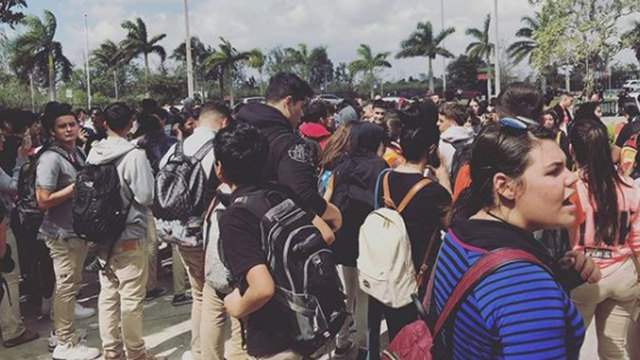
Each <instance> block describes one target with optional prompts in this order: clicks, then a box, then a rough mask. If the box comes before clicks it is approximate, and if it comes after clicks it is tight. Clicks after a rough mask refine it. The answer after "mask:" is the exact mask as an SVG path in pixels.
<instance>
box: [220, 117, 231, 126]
mask: <svg viewBox="0 0 640 360" xmlns="http://www.w3.org/2000/svg"><path fill="white" fill-rule="evenodd" d="M221 126H222V128H226V127H227V126H229V118H228V117H226V116H223V117H222V121H221Z"/></svg>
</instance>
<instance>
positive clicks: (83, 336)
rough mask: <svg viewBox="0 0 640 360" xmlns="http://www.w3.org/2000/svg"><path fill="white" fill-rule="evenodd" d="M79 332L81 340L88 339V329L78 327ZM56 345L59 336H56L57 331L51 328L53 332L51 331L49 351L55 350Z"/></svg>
mask: <svg viewBox="0 0 640 360" xmlns="http://www.w3.org/2000/svg"><path fill="white" fill-rule="evenodd" d="M77 334H78V339H80V341H86V340H87V329H78V333H77ZM56 346H58V337H57V336H56V332H55V331H53V330H51V332H50V333H49V340H48V344H47V348H48V349H49V352H53V350H54V349H55V348H56Z"/></svg>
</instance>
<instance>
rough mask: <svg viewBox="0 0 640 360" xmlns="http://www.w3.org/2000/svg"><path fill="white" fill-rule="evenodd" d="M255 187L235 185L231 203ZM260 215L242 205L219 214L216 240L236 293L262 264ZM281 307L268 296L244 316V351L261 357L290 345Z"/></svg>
mask: <svg viewBox="0 0 640 360" xmlns="http://www.w3.org/2000/svg"><path fill="white" fill-rule="evenodd" d="M256 190H258V188H257V187H253V186H247V187H240V188H238V189H236V191H234V192H233V194H232V195H231V203H232V204H233V201H235V199H237V198H238V197H240V196H243V195H245V194H248V193H250V192H253V191H256ZM260 240H261V238H260V219H259V218H257V217H256V215H254V214H253V213H251V211H249V210H248V209H246V208H243V207H234V206H231V207H229V208H228V209H226V210H225V211H224V212H223V213H222V216H221V217H220V241H221V242H222V248H223V249H224V258H225V260H226V263H227V265H228V266H229V270H230V271H231V275H232V276H233V278H234V279H235V280H236V281H237V283H238V285H239V289H240V294H244V293H245V292H246V290H247V287H248V283H247V278H246V276H247V272H248V271H249V270H251V268H253V267H254V266H257V265H260V264H265V265H266V255H265V253H264V251H262V247H261V245H260ZM281 311H282V310H280V309H279V308H278V307H276V305H275V300H274V299H271V300H270V301H269V302H268V303H267V304H266V305H264V306H263V307H262V308H261V309H259V310H258V311H256V312H254V313H252V314H250V315H249V316H248V317H247V319H245V323H244V324H245V331H246V342H247V351H248V353H249V355H251V356H254V357H265V356H269V355H274V354H277V353H280V352H283V351H285V350H287V349H289V348H290V343H289V339H288V335H287V333H286V328H285V327H283V326H282V321H281V319H282V318H283V315H282V312H281Z"/></svg>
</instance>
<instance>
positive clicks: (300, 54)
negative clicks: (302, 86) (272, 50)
mask: <svg viewBox="0 0 640 360" xmlns="http://www.w3.org/2000/svg"><path fill="white" fill-rule="evenodd" d="M284 52H285V54H286V57H287V58H286V61H287V62H289V63H290V64H291V65H292V66H297V67H298V68H299V72H300V76H301V77H302V78H303V79H304V80H305V81H309V75H310V72H311V71H310V69H309V64H310V55H311V54H310V52H309V48H308V47H307V44H298V48H297V49H295V48H286V49H284Z"/></svg>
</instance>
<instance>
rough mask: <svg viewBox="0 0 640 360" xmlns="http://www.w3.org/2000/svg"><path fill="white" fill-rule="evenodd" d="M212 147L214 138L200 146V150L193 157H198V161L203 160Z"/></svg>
mask: <svg viewBox="0 0 640 360" xmlns="http://www.w3.org/2000/svg"><path fill="white" fill-rule="evenodd" d="M212 149H213V139H211V140H209V141H207V142H206V143H204V145H202V147H200V149H198V151H197V152H196V153H195V154H194V155H193V158H194V159H196V162H201V161H202V159H204V158H205V156H207V154H208V153H209V152H210V151H211V150H212Z"/></svg>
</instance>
